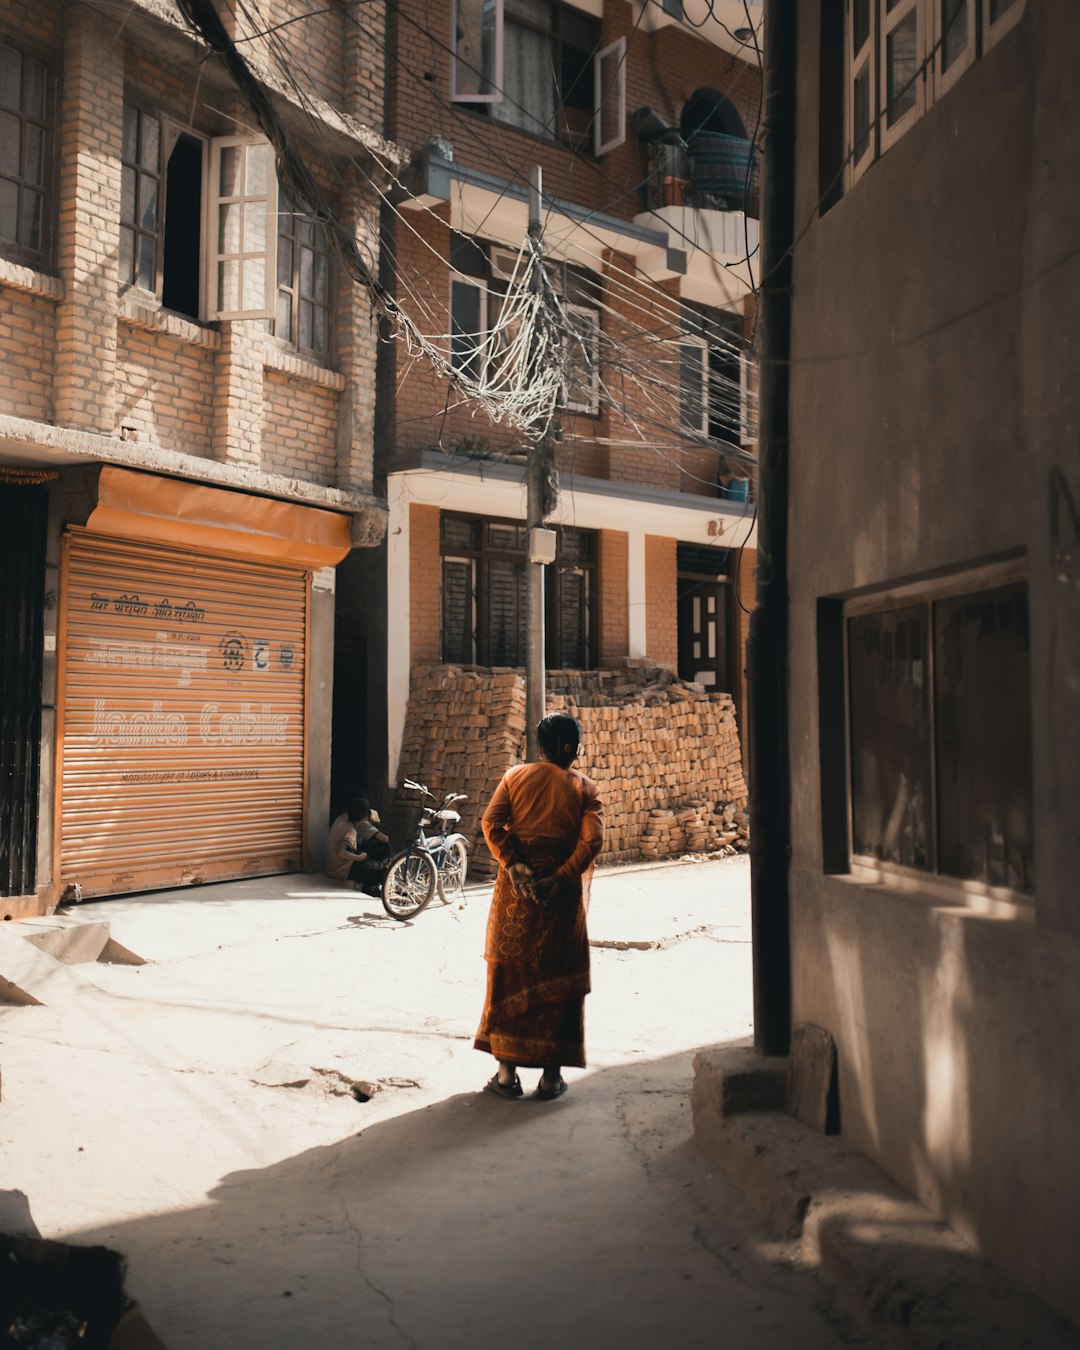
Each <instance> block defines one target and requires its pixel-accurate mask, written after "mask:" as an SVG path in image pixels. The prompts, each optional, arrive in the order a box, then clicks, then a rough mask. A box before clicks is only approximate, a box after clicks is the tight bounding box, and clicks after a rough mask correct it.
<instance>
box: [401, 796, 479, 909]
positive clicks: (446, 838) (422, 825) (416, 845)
mask: <svg viewBox="0 0 1080 1350" xmlns="http://www.w3.org/2000/svg"><path fill="white" fill-rule="evenodd" d="M402 786H403V787H407V788H412V789H413V790H414V791H416V792H420V793H421V794H422V795H423V797H424V798H425V801H424V803H423V805H422V806H421V809H420V819H419V821H417V825H416V835H415V837H414V838H413V841H412V843H411V844H409V845H408V846H407V847H406V849H405V852H406V854H412V853H425V854H426V855H427V856H428V857H429V858H430V859H431V861H432V862H433V863H434V864H435V876H436V884H437V886H438V888H439V899H440V900H442V902H443V903H444V904H446V903H447V898H446V890H445V888H444V885H443V879H444V874H445V870H446V862H447V858H448V857H449V854H450V850H451V849H452V848H453V846H454V845H455V844H461V845H463V846H464V849H465V852H466V853H468V851H469V841H468V840H467V839H466V838H465V836H464V835H463V834H461V833H460V832H458V831H450V830H448V829H447V828H446V827H447V826H448V825H451V824H455V823H456V822H457V821H459V820H460V819H461V817H460V816H459V815H458V813H457V812H456V811H453V810H451V809H450V808H451V806H452V804H453V803H454V802H459V801H464V800H465V794H464V793H463V792H450V793H447V795H446V797H445V798H444V799H443V802H442V805H441V806H439V805H438V804H437V802H438V799H437V798H436V796H435V794H434V793H433V792H431V791H429V789H428V788H426V787H424V785H423V784H422V783H414V782H412V781H411V780H410V779H405V781H404V783H403V784H402ZM435 821H439V822H440V823H441V825H442V830H441V831H440V833H438V834H435V835H432V836H431V837H429V836H428V834H427V830H428V827H429V826H431V825H432V824H434V822H435Z"/></svg>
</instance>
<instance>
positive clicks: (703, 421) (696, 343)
mask: <svg viewBox="0 0 1080 1350" xmlns="http://www.w3.org/2000/svg"><path fill="white" fill-rule="evenodd" d="M684 347H697V348H698V349H699V350H700V352H701V417H700V420H699V422H698V425H697V426H696V427H695V426H691V425H690V424H689V423H688V422H687V421H686V420H685V419H684V416H683V382H682V354H683V348H684ZM676 387H677V388H678V391H679V430H680V431H688V432H690V433H691V434H693V433H695V432H697V433H700V434H701V435H703V436H707V435H708V434H709V340H708V338H704V337H700V336H698V335H697V334H695V333H681V334H680V335H679V369H678V376H677V381H676Z"/></svg>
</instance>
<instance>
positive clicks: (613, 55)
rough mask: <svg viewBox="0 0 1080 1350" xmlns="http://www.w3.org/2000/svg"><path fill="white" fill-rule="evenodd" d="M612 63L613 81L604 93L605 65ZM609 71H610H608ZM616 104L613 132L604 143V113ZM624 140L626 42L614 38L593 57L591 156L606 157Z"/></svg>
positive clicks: (622, 38) (623, 39)
mask: <svg viewBox="0 0 1080 1350" xmlns="http://www.w3.org/2000/svg"><path fill="white" fill-rule="evenodd" d="M613 59H614V60H615V61H616V62H617V65H616V67H615V81H614V84H610V83H609V84H608V87H607V88H606V89H605V82H604V65H605V62H608V63H610V61H611V60H613ZM609 68H610V67H609ZM611 99H614V100H615V102H616V112H615V124H616V132H615V135H614V136H612V137H611V138H610V139H609V140H606V141H605V140H604V139H603V125H604V110H605V108H606V107H607V106H608V104H609V101H610V100H611ZM625 140H626V38H624V37H621V38H616V39H615V41H614V42H610V43H608V45H607V46H606V47H604V48H602V49H601V50H600V51H598V52H597V53H596V55H595V56H594V57H593V153H594V154H595V155H596V156H597V157H599V156H600V155H606V154H607V153H608V152H609V151H610V150H614V149H615V148H616V146H619V145H622V143H623V142H624V141H625Z"/></svg>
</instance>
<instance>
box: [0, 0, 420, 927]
mask: <svg viewBox="0 0 1080 1350" xmlns="http://www.w3.org/2000/svg"><path fill="white" fill-rule="evenodd" d="M309 9H310V7H309V6H304V5H301V4H300V3H298V2H290V3H287V4H277V5H275V6H274V12H275V18H278V17H279V11H280V12H281V15H283V16H284V17H286V18H288V17H292V18H295V19H299V20H300V21H298V22H294V23H292V24H291V25H290V27H289V29H288V30H287V31H288V34H289V47H288V52H289V58H290V66H291V71H292V73H295V74H297V76H298V81H297V82H298V87H297V88H292V87H290V85H289V82H288V80H287V79H286V72H285V71H284V70H283V69H281V68H279V67H278V66H277V65H276V64H275V50H274V48H273V45H272V43H271V42H270V40H269V39H257V40H255V41H252V42H245V43H242V44H240V49H241V50H243V51H244V53H245V55H246V56H247V58H248V60H249V61H250V62H251V63H252V64H253V66H254V68H255V69H256V71H257V73H259V74H260V75H261V76H262V77H263V79H264V80H265V83H266V86H267V87H268V88H269V90H270V91H271V102H272V104H273V106H274V109H275V113H276V115H277V116H278V118H279V119H280V121H281V124H282V126H283V127H284V128H285V129H286V131H287V134H288V136H289V139H290V142H291V143H292V145H293V146H294V147H295V148H296V150H297V151H298V153H299V154H300V155H301V156H302V157H303V158H304V160H305V162H306V163H307V164H308V166H309V167H310V169H311V171H312V173H313V175H314V177H315V179H316V181H317V183H318V185H319V188H320V190H321V192H322V193H323V194H324V199H325V200H326V201H328V202H329V203H330V204H331V205H332V208H333V209H334V211H335V212H336V214H337V215H338V217H339V218H340V219H342V220H343V221H344V222H345V223H346V227H347V229H349V230H351V231H352V232H353V234H354V236H355V238H356V239H357V242H358V245H359V246H360V248H361V249H362V250H364V251H366V253H367V255H368V256H369V257H371V258H375V257H377V252H378V238H377V222H378V209H377V190H378V187H379V186H381V185H383V184H384V183H385V181H386V171H387V169H389V170H390V171H393V170H395V169H398V168H400V167H401V165H402V163H403V160H402V158H401V157H400V155H399V154H398V152H397V151H396V150H395V149H394V147H393V146H392V145H391V144H390V143H389V142H387V141H386V140H384V139H383V136H382V115H383V58H382V53H381V50H380V49H379V48H378V46H377V45H376V46H373V45H372V44H371V43H369V42H367V41H365V42H361V41H360V40H359V35H358V34H357V32H356V30H355V28H354V27H352V26H351V25H349V24H348V23H347V22H346V18H345V15H344V11H335V10H326V11H321V12H316V13H315V14H309V13H308V11H309ZM222 12H223V18H224V21H225V23H226V25H227V26H228V27H230V33H231V35H232V36H234V37H236V38H244V37H247V36H248V35H247V34H245V33H244V32H242V31H238V30H237V29H236V24H237V23H238V20H237V18H236V16H235V15H234V14H233V13H232V11H231V10H228V11H226V10H224V9H223V11H222ZM302 16H303V17H302ZM365 23H366V24H367V26H368V30H369V32H371V33H374V34H375V36H376V37H378V36H379V35H380V34H381V32H382V17H381V8H380V7H379V6H378V5H374V6H365ZM207 55H208V54H207V51H206V48H205V47H204V46H203V44H202V43H201V42H199V41H198V40H196V39H195V37H194V36H193V35H192V34H191V33H190V32H189V31H188V30H187V29H186V28H185V27H184V25H183V23H182V21H181V18H180V15H179V11H178V9H177V8H176V7H175V6H173V5H171V4H164V3H161V2H160V0H136V3H134V4H131V5H125V6H123V7H121V8H120V9H118V8H117V7H116V6H112V5H107V4H101V5H97V4H93V3H78V4H76V3H64V2H63V0H35V3H33V4H30V3H28V2H27V0H3V3H2V4H0V118H2V128H0V352H2V357H3V363H4V367H5V372H6V378H5V379H4V381H3V382H2V383H0V508H2V521H3V531H2V534H3V537H4V550H5V551H4V563H3V570H4V577H5V588H6V589H7V592H8V593H7V596H6V600H5V607H4V610H3V615H2V622H3V633H2V635H0V636H2V638H3V643H4V647H5V651H6V653H7V657H6V664H5V667H4V685H5V703H6V706H7V714H6V716H5V725H4V745H3V751H4V755H3V758H4V780H3V783H2V785H0V860H2V861H0V895H2V896H4V897H5V899H4V901H3V908H4V912H5V913H24V912H34V911H35V910H40V909H42V908H43V907H45V906H47V905H49V904H52V903H55V902H56V900H57V899H59V898H60V897H61V896H62V895H68V896H79V895H88V894H94V893H102V892H106V893H107V892H111V891H117V890H131V889H139V888H142V887H145V886H147V885H158V884H176V883H179V882H182V881H198V880H204V879H210V878H212V877H225V876H235V875H246V874H252V873H257V872H258V871H272V870H281V869H287V868H288V867H295V866H301V865H303V864H304V863H305V862H313V861H314V862H317V861H318V858H319V854H320V850H321V842H322V837H323V834H324V832H325V822H326V814H327V809H328V801H327V796H328V786H327V783H328V774H329V754H330V695H329V690H330V685H331V682H332V662H333V603H334V602H333V586H334V570H333V569H334V565H335V564H336V563H337V562H338V561H339V560H340V558H342V557H343V556H345V555H346V554H347V553H348V551H349V550H350V547H354V548H366V547H370V546H371V545H373V544H375V543H376V542H377V541H378V540H379V539H380V538H381V537H382V534H383V531H384V528H385V517H386V510H385V504H384V503H383V502H382V501H381V500H380V499H379V498H378V497H377V496H376V495H375V494H374V492H373V462H374V461H373V445H374V441H373V419H374V386H375V365H376V350H375V346H376V340H375V332H374V328H373V325H372V323H371V319H370V311H369V304H368V296H367V295H366V294H364V293H362V292H361V291H360V290H359V288H357V287H355V286H354V285H352V284H351V283H348V282H345V281H344V280H343V279H342V278H341V277H340V275H339V273H338V272H337V270H336V269H335V266H334V259H333V256H332V251H331V250H330V248H329V247H328V244H327V239H326V232H325V230H323V228H322V226H321V225H320V224H318V222H316V221H315V220H314V219H313V218H312V217H311V216H308V215H306V214H305V211H304V210H303V209H301V208H299V207H296V206H295V205H293V204H292V203H290V202H289V201H288V200H286V199H285V197H284V195H281V196H280V197H276V195H275V186H276V179H275V173H274V167H273V166H274V157H273V154H272V152H271V149H270V146H269V145H268V144H267V143H266V141H265V140H264V139H263V138H262V136H261V134H260V133H259V132H258V131H255V130H253V129H252V128H253V127H254V125H255V123H254V119H253V117H252V114H251V113H250V112H248V111H247V109H246V108H245V107H244V105H243V104H242V103H241V102H240V101H239V99H238V96H237V93H236V89H235V87H234V85H233V84H232V83H231V81H230V79H229V77H228V75H227V74H226V71H225V69H224V67H223V65H222V63H221V62H220V61H218V60H217V59H216V58H210V59H207ZM274 244H276V268H274V267H273V266H272V262H271V259H272V257H273V253H274V248H273V247H272V245H274ZM83 608H85V609H86V610H87V613H88V614H92V615H93V618H94V622H93V623H92V624H91V623H88V624H87V625H85V626H84V625H83V616H82V610H83ZM256 819H258V820H260V821H265V822H267V823H266V824H265V826H263V825H260V826H259V827H257V828H254V827H252V826H251V825H250V822H251V821H253V820H256ZM246 830H250V832H251V833H250V837H249V838H248V840H247V841H246V842H243V836H244V834H245V831H246ZM150 833H153V834H154V835H156V845H155V848H154V849H153V850H148V849H145V848H144V846H143V842H142V841H143V839H144V837H145V836H146V835H148V834H150ZM151 852H152V853H154V854H155V855H156V856H155V857H154V858H151V856H150V855H151Z"/></svg>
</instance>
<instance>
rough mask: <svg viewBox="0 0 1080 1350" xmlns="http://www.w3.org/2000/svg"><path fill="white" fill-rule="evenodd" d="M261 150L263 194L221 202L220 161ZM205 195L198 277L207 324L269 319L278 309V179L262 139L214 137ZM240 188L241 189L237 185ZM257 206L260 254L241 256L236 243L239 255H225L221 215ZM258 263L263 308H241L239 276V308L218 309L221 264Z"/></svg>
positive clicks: (240, 195)
mask: <svg viewBox="0 0 1080 1350" xmlns="http://www.w3.org/2000/svg"><path fill="white" fill-rule="evenodd" d="M253 146H265V147H266V152H267V154H268V155H269V156H270V164H269V170H268V173H267V189H266V191H265V192H252V193H248V192H244V191H241V192H240V193H238V194H235V195H232V196H223V195H222V193H221V158H222V154H223V153H224V151H226V150H230V149H240V150H242V151H246V150H247V149H248V148H249V147H253ZM246 160H247V156H246V154H245V155H243V157H242V162H243V163H244V173H245V177H246V172H247V164H246ZM207 186H208V190H207V192H206V194H205V200H206V214H205V219H204V222H203V277H204V290H203V293H204V312H205V314H206V316H207V318H209V319H226V320H229V319H272V318H273V317H274V315H275V313H276V309H277V238H278V227H277V209H278V190H277V174H276V173H275V168H274V160H273V149H272V147H271V145H270V142H269V141H268V140H266V139H265V137H262V136H215V137H214V138H213V139H212V140H211V141H210V155H209V166H208V174H207ZM241 186H242V188H243V187H245V186H246V183H245V182H243V181H242V183H241ZM260 203H261V204H262V209H263V210H264V211H265V215H266V220H265V230H266V235H265V248H264V249H261V250H245V249H244V248H243V239H241V250H240V252H237V253H234V252H224V251H222V250H221V248H220V247H219V238H220V236H219V227H220V220H221V212H222V209H223V207H225V206H235V205H240V206H243V207H244V208H245V210H246V209H247V208H248V207H249V206H250V207H255V208H258V205H259V204H260ZM260 258H261V259H262V263H263V302H262V305H261V306H260V307H258V308H251V309H245V308H244V307H243V270H241V278H240V291H239V298H240V306H239V307H237V308H234V309H226V308H225V307H224V306H223V305H222V304H221V295H220V292H219V282H218V267H219V264H221V263H223V262H235V263H239V264H240V265H241V269H243V266H244V264H245V263H249V262H253V261H256V260H258V259H260Z"/></svg>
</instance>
